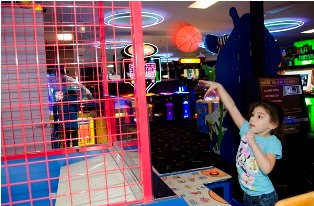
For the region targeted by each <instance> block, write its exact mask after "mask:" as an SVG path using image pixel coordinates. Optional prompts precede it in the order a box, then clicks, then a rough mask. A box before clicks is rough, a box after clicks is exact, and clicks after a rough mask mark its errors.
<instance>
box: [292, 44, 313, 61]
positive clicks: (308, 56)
mask: <svg viewBox="0 0 314 206" xmlns="http://www.w3.org/2000/svg"><path fill="white" fill-rule="evenodd" d="M293 45H294V46H295V47H296V48H297V50H300V51H301V52H300V53H299V54H298V55H297V56H296V57H295V58H294V65H295V66H303V65H311V64H314V39H310V40H304V41H298V42H294V44H293ZM302 53H303V54H302Z"/></svg>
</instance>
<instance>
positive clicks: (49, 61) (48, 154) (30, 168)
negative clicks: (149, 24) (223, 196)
mask: <svg viewBox="0 0 314 206" xmlns="http://www.w3.org/2000/svg"><path fill="white" fill-rule="evenodd" d="M116 4H117V3H116V2H105V1H104V2H103V1H100V2H79V1H78V2H76V1H74V2H62V1H60V2H55V1H54V2H45V1H44V2H40V3H38V2H31V3H29V2H22V3H16V2H8V3H2V5H1V7H2V8H7V9H10V10H11V14H10V11H8V10H7V9H5V11H4V12H7V13H2V12H1V16H2V19H5V20H3V21H2V22H1V28H2V29H1V30H2V35H1V36H2V39H6V41H3V44H2V45H1V47H2V54H3V57H4V58H2V65H1V66H2V69H1V73H2V75H3V76H4V77H5V78H3V79H4V81H2V84H1V91H9V92H8V94H6V93H3V94H5V95H4V96H3V98H4V99H3V101H5V102H6V104H2V105H1V111H2V115H1V116H2V117H1V118H2V119H1V121H2V123H1V124H2V125H1V134H2V135H1V136H2V137H1V138H2V141H1V149H2V155H1V161H2V165H1V169H2V171H3V172H2V179H3V180H5V181H3V182H2V183H1V186H2V189H3V191H5V192H7V193H3V194H2V195H4V194H5V196H2V205H13V204H19V203H29V204H30V205H33V204H36V203H38V202H39V201H44V200H47V202H45V205H47V204H50V205H54V199H55V198H56V197H55V195H57V194H55V193H56V191H55V185H54V184H55V183H54V181H55V180H58V179H59V178H60V180H61V178H62V177H56V176H54V173H53V172H52V171H51V170H52V165H54V166H56V165H59V166H60V165H62V167H66V168H67V174H68V177H67V184H69V185H70V184H71V182H72V179H73V178H74V177H75V176H78V174H74V175H72V174H71V171H70V169H69V167H70V166H71V165H73V164H74V163H73V162H76V161H82V160H85V161H86V165H85V166H86V175H87V180H88V185H87V190H86V191H80V192H82V193H89V194H90V193H91V192H92V191H93V190H95V189H93V188H92V187H91V185H90V182H89V181H90V179H89V176H88V174H89V172H88V171H90V169H89V168H88V164H87V159H88V158H92V157H97V156H100V155H103V156H105V155H106V154H108V151H107V149H109V150H110V149H112V148H113V147H114V145H116V144H117V143H118V146H120V148H125V147H129V148H131V149H129V150H125V151H124V150H122V151H119V152H117V153H116V151H112V150H110V151H109V154H112V155H120V156H121V157H122V159H123V158H124V157H126V156H127V154H128V152H134V151H136V152H137V154H138V159H139V160H138V165H132V166H130V165H128V164H125V163H123V162H122V163H121V164H122V166H121V168H120V169H121V170H122V174H126V173H127V171H129V170H133V169H139V171H140V177H139V182H138V183H139V185H140V188H141V189H142V190H141V192H142V194H141V196H140V199H136V200H131V201H128V200H127V199H126V190H127V187H128V186H129V184H128V182H126V181H124V183H123V184H122V185H119V186H115V187H121V188H124V190H125V191H124V193H125V194H124V197H125V200H123V201H122V203H121V202H120V203H119V202H117V203H110V202H109V200H106V201H104V202H103V203H102V205H121V204H123V205H125V204H132V203H133V204H138V203H150V202H152V201H153V192H152V176H151V175H152V174H151V170H152V165H151V151H150V138H149V130H148V128H149V122H148V112H147V102H146V83H145V71H144V70H143V69H141V68H144V52H143V30H142V16H141V13H142V12H141V2H140V1H132V2H129V3H128V5H127V6H116ZM38 5H39V6H40V7H38ZM35 8H42V11H37V10H35ZM44 9H47V12H44ZM118 9H129V10H130V11H131V31H130V36H131V37H132V43H133V45H134V51H135V53H134V57H133V63H134V68H135V82H134V85H135V86H134V101H135V104H134V105H135V114H123V115H127V118H128V121H129V120H130V117H132V116H135V117H136V120H137V121H136V126H135V128H136V131H131V132H130V131H127V132H125V131H124V130H123V129H124V128H123V127H124V126H123V123H122V122H123V118H125V117H124V116H123V115H121V114H122V113H123V112H122V111H124V108H120V106H118V108H116V104H115V102H116V101H118V102H119V103H118V105H120V101H121V100H123V98H124V97H122V96H119V87H118V86H116V89H117V90H118V92H117V93H118V95H117V96H116V97H112V96H111V94H110V91H109V84H116V85H118V83H119V80H110V79H109V78H108V70H107V65H108V64H115V66H116V68H117V67H118V65H119V64H121V63H122V61H121V60H119V59H117V57H116V56H117V55H115V58H114V59H113V60H109V58H108V56H107V51H106V38H107V36H106V29H108V28H110V29H112V32H113V33H114V34H113V37H114V39H118V38H119V36H117V34H116V32H115V28H114V27H110V26H108V25H105V24H104V16H105V13H106V12H105V11H109V10H110V11H111V13H112V14H114V13H115V12H116V10H118ZM1 10H2V9H1ZM83 11H84V12H85V13H84V12H83ZM62 12H65V13H66V14H65V16H66V15H68V16H71V17H73V18H71V21H70V22H66V19H63V17H62V15H60V14H61V13H62ZM8 14H10V15H11V17H8V16H10V15H8ZM97 15H98V18H97ZM4 16H6V17H5V18H3V17H4ZM44 16H45V17H46V18H45V19H49V20H48V22H41V21H38V19H42V20H43V19H44ZM86 16H88V17H90V18H89V21H90V22H87V23H85V26H86V27H88V28H89V29H90V33H86V34H81V33H80V32H79V27H80V26H82V25H81V24H82V23H81V22H80V21H81V18H84V17H86ZM61 17H62V18H61ZM6 18H7V19H10V18H11V19H12V21H11V22H10V21H7V19H6ZM17 18H19V19H18V22H16V19H17ZM23 18H25V19H23ZM29 19H32V20H31V21H30V22H28V20H29ZM24 20H25V21H24ZM29 28H33V30H29ZM9 31H10V32H11V31H12V35H11V33H10V32H9ZM29 31H30V32H29ZM65 31H72V32H73V34H74V39H73V40H72V41H70V42H61V41H58V40H57V37H56V33H58V32H65ZM95 31H97V32H99V35H97V34H96V32H95ZM43 33H45V34H46V35H47V34H48V35H47V37H46V35H45V39H43V35H44V34H43ZM50 34H51V35H50ZM49 35H50V36H49ZM83 35H89V36H90V38H91V40H99V42H100V48H99V49H97V48H92V47H91V42H90V41H88V42H87V41H84V40H80V38H81V36H83ZM51 36H53V37H51ZM21 37H24V39H21ZM29 38H31V40H29ZM88 46H90V47H88ZM48 47H49V48H50V47H51V48H52V49H51V50H49V51H48ZM31 48H32V49H33V50H32V49H31ZM68 48H73V51H72V49H71V50H69V49H68ZM86 48H87V52H86V53H88V54H90V55H91V60H90V59H87V61H85V62H80V59H81V58H84V55H83V56H82V55H81V54H80V53H79V51H80V50H82V49H83V50H84V49H86ZM23 49H24V50H23ZM21 50H22V52H21ZM28 52H29V53H31V52H33V54H32V56H33V57H32V58H30V57H28V56H27V55H29V54H28ZM45 52H46V53H45ZM49 52H50V53H49ZM71 52H73V55H72V53H71ZM114 52H115V54H117V51H116V50H115V51H114ZM21 53H24V54H25V55H24V54H21ZM52 53H53V54H52ZM69 53H70V54H71V55H72V56H71V55H70V57H68V56H69V55H68V54H69ZM98 54H100V58H98ZM21 55H22V56H21ZM23 55H24V56H23ZM49 55H52V57H51V56H49ZM53 55H54V56H53ZM93 55H94V56H93ZM92 58H94V59H92ZM53 65H56V67H55V68H53V69H55V70H56V74H55V75H56V79H55V81H56V82H57V83H55V82H54V83H53V84H52V86H55V89H56V90H60V91H62V89H63V86H64V85H66V88H68V87H70V86H71V84H72V83H71V82H70V83H69V82H66V83H64V85H63V86H62V84H63V83H62V81H63V79H62V78H63V77H62V72H61V68H63V67H62V65H65V67H66V69H67V70H70V71H74V72H75V76H76V77H77V78H78V79H79V80H80V81H81V82H83V83H82V84H85V83H86V84H88V83H94V84H95V85H97V90H98V93H97V94H98V95H96V96H97V98H95V99H92V100H84V101H85V102H83V100H82V99H83V93H82V91H81V90H80V92H79V97H80V99H81V100H78V101H77V102H78V103H79V104H80V105H81V107H82V105H85V103H95V104H99V105H104V107H103V106H100V107H99V108H97V113H98V114H99V115H98V116H96V117H91V119H93V121H97V120H99V121H101V120H104V121H105V122H106V132H107V133H106V136H107V137H108V142H107V143H102V144H96V145H90V146H88V145H84V146H81V147H77V148H76V147H70V148H67V147H66V148H54V149H52V148H50V145H52V144H55V143H57V144H59V143H63V144H64V143H65V142H66V139H65V137H64V139H52V138H50V136H49V135H50V133H47V127H46V126H47V125H50V126H51V128H54V125H56V124H60V127H62V126H64V125H65V123H66V122H67V121H68V122H72V121H73V120H62V119H59V120H58V122H55V121H52V120H51V119H50V120H48V116H49V114H48V113H47V111H48V110H47V108H48V107H49V106H50V105H55V106H56V105H59V107H62V106H63V105H65V104H66V102H63V101H61V102H60V103H58V104H57V103H55V104H54V103H51V102H48V100H46V98H47V96H46V94H45V92H44V90H43V88H45V87H47V84H48V83H46V82H45V81H43V80H44V79H43V75H47V74H46V69H47V67H50V66H53ZM89 65H92V66H93V67H96V68H98V67H100V68H101V74H100V73H99V70H98V69H96V73H95V74H94V77H95V78H94V79H93V80H84V78H85V76H83V74H81V70H84V69H86V68H89ZM23 72H25V74H26V75H24V73H23ZM12 73H14V74H15V75H16V77H14V79H10V78H11V77H10V76H11V74H12ZM22 74H23V75H22ZM84 75H85V74H84ZM72 76H74V75H73V74H72ZM6 78H7V79H6ZM81 79H83V80H81ZM12 82H16V83H14V84H12ZM120 82H123V81H122V80H121V81H120ZM56 85H57V86H56ZM52 86H51V88H52ZM101 87H102V88H103V93H102V94H100V90H101ZM34 88H37V90H36V91H38V92H37V93H36V94H33V89H34ZM14 92H16V94H17V95H16V96H13V93H14ZM85 92H86V91H85ZM14 95H15V93H14ZM60 105H61V106H60ZM28 109H29V110H30V112H29V113H27V112H28ZM33 110H36V111H37V110H38V112H32V111H33ZM58 110H60V108H58ZM80 111H81V112H83V109H82V108H81V110H80ZM4 112H7V113H6V115H3V114H4ZM14 112H17V113H18V116H16V113H14ZM117 113H118V115H117ZM120 113H121V114H120ZM7 114H10V115H7ZM59 115H62V116H63V115H64V111H63V110H62V111H60V114H59ZM27 120H31V121H30V122H27ZM7 122H12V123H11V124H10V125H9V124H8V123H7ZM16 122H18V123H16ZM81 123H82V124H83V123H84V122H83V120H82V121H81ZM29 128H32V130H31V131H32V132H31V133H27V129H29ZM18 129H21V130H18ZM11 130H12V131H11ZM8 131H9V132H8ZM16 131H19V132H16ZM60 134H61V135H63V136H65V132H64V130H62V133H60ZM47 135H48V136H47ZM129 135H133V136H135V137H136V138H135V139H132V140H131V141H129V140H127V141H125V140H124V139H123V138H125V136H129ZM29 136H30V137H29ZM38 136H40V138H38ZM95 138H98V137H97V136H96V137H95ZM11 140H12V141H11ZM134 146H135V147H134ZM136 146H137V148H136ZM8 148H12V150H10V151H13V152H12V153H10V154H9V153H7V151H9V150H8ZM21 148H22V149H21ZM29 148H31V149H29ZM38 148H40V149H38ZM21 150H22V152H21ZM78 159H79V160H78ZM54 161H59V162H62V163H58V164H54ZM37 164H38V165H40V166H39V167H38V168H41V169H42V170H43V171H40V172H38V173H40V174H43V176H44V177H40V178H39V179H37V174H33V172H34V165H37ZM15 167H16V168H23V169H22V170H23V172H22V173H21V174H20V175H21V176H20V177H21V178H22V177H23V178H24V177H25V180H23V181H20V182H19V181H16V180H15V179H14V178H16V174H15V173H14V172H16V171H18V170H19V169H15ZM24 169H25V171H24ZM53 169H60V170H61V166H60V168H53ZM108 172H110V171H107V169H106V168H105V170H104V171H103V173H104V174H103V176H104V177H106V176H107V173H108ZM35 173H37V171H35ZM117 173H121V171H117ZM84 174H85V173H84ZM23 178H22V179H23ZM63 178H64V177H63ZM39 182H44V183H47V184H46V185H47V188H45V189H46V190H47V191H45V192H44V193H47V194H46V196H40V197H37V194H36V190H37V189H38V188H36V187H34V185H36V183H39ZM133 184H134V183H133ZM130 185H131V186H132V184H130ZM16 186H21V187H23V186H26V188H27V189H26V190H25V191H24V190H23V191H18V192H19V193H22V194H23V195H25V196H27V197H28V198H26V199H23V198H22V199H17V198H16V197H15V194H16V192H17V191H16ZM115 187H110V186H107V187H106V188H105V189H104V192H105V195H106V196H107V197H108V195H109V192H108V190H109V189H111V188H115ZM102 189H103V188H102ZM97 190H101V189H97ZM24 193H25V194H24ZM69 193H70V197H69V198H70V199H71V201H70V204H71V205H72V204H74V202H75V200H74V199H72V196H75V195H77V194H78V192H77V191H72V190H71V188H70V189H69ZM65 195H67V194H61V195H60V194H59V196H60V197H62V196H65ZM88 198H89V202H91V201H92V200H91V195H89V196H88Z"/></svg>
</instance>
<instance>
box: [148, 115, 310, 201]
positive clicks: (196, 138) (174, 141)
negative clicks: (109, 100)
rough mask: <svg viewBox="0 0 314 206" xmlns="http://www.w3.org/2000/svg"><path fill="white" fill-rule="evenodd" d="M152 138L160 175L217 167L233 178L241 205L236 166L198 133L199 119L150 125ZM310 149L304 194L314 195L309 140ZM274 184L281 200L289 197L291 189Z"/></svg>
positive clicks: (204, 135) (234, 191)
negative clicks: (312, 193)
mask: <svg viewBox="0 0 314 206" xmlns="http://www.w3.org/2000/svg"><path fill="white" fill-rule="evenodd" d="M150 136H151V149H152V164H153V166H154V167H155V169H156V170H157V171H158V172H159V173H161V174H162V173H168V172H175V171H182V170H188V169H194V168H200V167H207V166H216V167H218V168H219V169H221V170H223V171H225V172H227V173H228V174H229V175H231V176H232V177H233V180H232V181H233V185H232V187H233V188H232V189H233V191H232V195H233V198H234V199H235V200H237V201H239V202H241V201H242V196H243V193H242V190H241V189H240V187H239V183H238V180H237V171H236V167H235V163H230V162H227V161H225V160H224V159H223V158H222V157H221V156H220V155H217V154H216V153H213V152H211V151H210V142H209V136H208V135H207V134H206V133H201V132H199V131H198V127H197V121H196V119H183V120H178V121H159V122H156V121H155V122H150ZM306 146H307V148H305V149H306V150H308V151H309V152H307V153H306V154H307V155H306V157H305V162H306V172H305V188H304V191H313V190H314V186H313V182H314V180H313V174H314V155H313V154H314V152H313V146H314V139H308V144H307V145H306ZM279 165H280V164H279ZM276 176H280V174H278V172H277V174H275V177H271V178H273V179H277V180H278V178H277V177H276ZM294 178H297V177H294ZM279 179H280V178H279ZM273 182H274V185H275V188H276V190H277V192H278V195H279V198H280V199H284V198H287V197H289V196H287V195H288V194H287V193H286V192H285V191H286V186H287V185H285V184H282V182H280V181H273ZM215 192H217V193H218V194H219V193H220V194H221V192H222V191H219V189H218V191H215Z"/></svg>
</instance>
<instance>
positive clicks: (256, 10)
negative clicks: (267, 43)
mask: <svg viewBox="0 0 314 206" xmlns="http://www.w3.org/2000/svg"><path fill="white" fill-rule="evenodd" d="M250 13H251V55H252V74H253V77H258V76H263V75H264V74H265V47H264V6H263V2H262V1H250Z"/></svg>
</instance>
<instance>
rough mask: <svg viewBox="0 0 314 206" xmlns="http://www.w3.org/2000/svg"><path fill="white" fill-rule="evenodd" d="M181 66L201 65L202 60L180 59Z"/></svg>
mask: <svg viewBox="0 0 314 206" xmlns="http://www.w3.org/2000/svg"><path fill="white" fill-rule="evenodd" d="M180 63H181V64H191V63H192V64H193V63H194V64H199V63H201V60H200V59H199V58H197V59H180Z"/></svg>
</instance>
